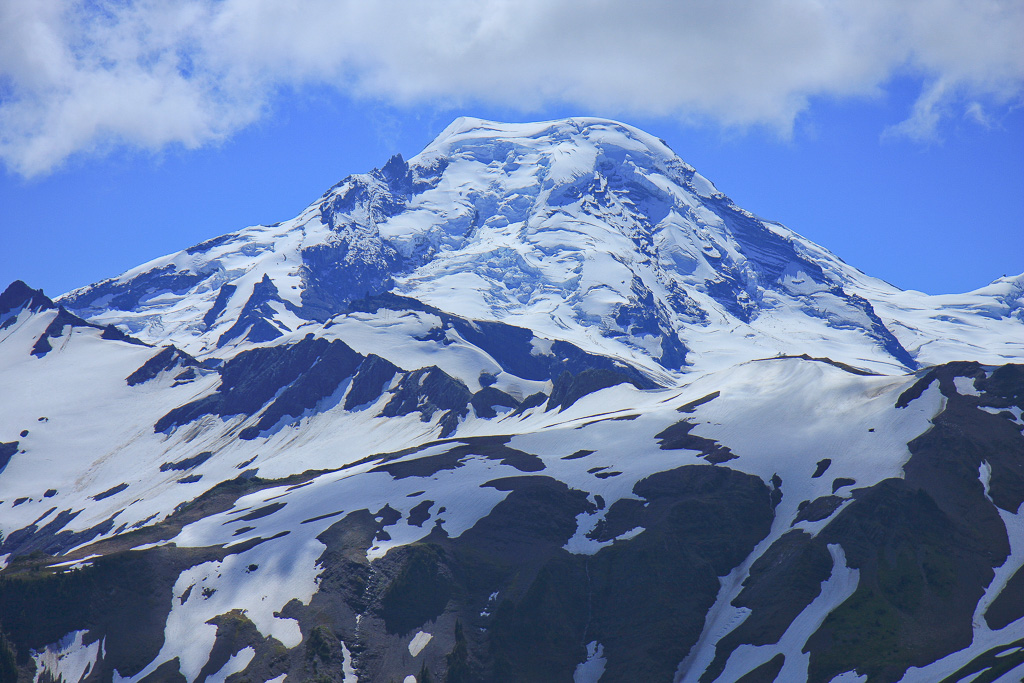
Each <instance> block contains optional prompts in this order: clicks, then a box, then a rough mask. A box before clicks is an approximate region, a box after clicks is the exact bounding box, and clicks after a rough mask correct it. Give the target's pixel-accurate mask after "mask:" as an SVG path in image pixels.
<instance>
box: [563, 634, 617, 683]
mask: <svg viewBox="0 0 1024 683" xmlns="http://www.w3.org/2000/svg"><path fill="white" fill-rule="evenodd" d="M607 663H608V660H607V658H605V656H604V645H601V644H600V643H599V642H597V641H596V640H592V641H590V642H589V643H587V659H586V661H584V662H583V663H581V664H577V665H576V670H575V671H574V672H573V674H572V680H573V683H597V682H598V681H599V680H601V676H603V675H604V667H605V664H607Z"/></svg>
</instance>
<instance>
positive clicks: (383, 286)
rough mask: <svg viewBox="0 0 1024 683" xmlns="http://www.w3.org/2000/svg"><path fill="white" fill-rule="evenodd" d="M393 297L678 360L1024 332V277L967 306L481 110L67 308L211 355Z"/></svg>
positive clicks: (893, 352) (900, 365)
mask: <svg viewBox="0 0 1024 683" xmlns="http://www.w3.org/2000/svg"><path fill="white" fill-rule="evenodd" d="M797 194H798V192H797ZM386 292H392V293H395V294H399V295H402V296H406V297H410V298H413V299H416V300H418V301H421V302H424V303H427V304H430V305H431V306H433V307H436V308H438V309H440V310H443V311H446V312H448V313H453V314H456V315H460V316H464V317H468V318H472V319H476V320H485V321H486V320H500V321H505V322H510V323H512V324H516V325H521V326H523V327H527V328H530V329H533V330H536V331H538V332H539V333H541V334H544V335H545V336H547V337H549V338H555V339H566V340H568V341H573V342H574V343H577V344H580V345H581V346H583V347H584V348H585V349H586V350H588V351H593V352H596V353H601V354H612V355H619V356H627V357H629V358H631V359H632V360H633V361H634V362H636V363H638V364H646V365H649V366H652V367H655V368H660V369H662V370H667V371H670V372H674V371H680V370H694V369H696V370H707V369H714V368H719V367H727V366H729V365H731V364H734V363H736V362H741V361H743V360H749V359H752V358H757V357H764V356H772V355H780V354H781V355H798V354H802V353H808V354H810V355H812V356H828V357H831V358H834V359H835V360H839V361H843V362H848V363H851V364H853V365H857V366H867V367H870V368H874V369H880V370H899V369H913V368H915V367H917V366H918V364H921V363H924V364H928V363H935V362H943V361H948V360H954V359H956V358H961V357H964V358H966V357H972V358H974V357H977V353H978V352H979V351H981V352H984V353H987V356H986V359H987V360H991V361H992V362H1000V361H1003V360H1006V359H1008V358H1012V357H1015V356H1016V355H1017V354H1019V352H1020V351H1021V347H1022V344H1021V343H1012V342H1008V341H1007V340H1008V339H1010V338H1012V336H1013V335H1011V334H1008V332H1009V331H1010V330H1011V329H1017V328H1019V326H1020V322H1021V317H1020V310H1021V308H1020V297H1021V292H1020V282H1019V280H1008V281H1007V282H1005V283H1003V284H1002V285H1000V284H999V283H996V284H994V285H992V286H990V287H989V288H987V289H984V290H979V291H978V292H976V293H974V294H973V295H964V297H960V298H959V299H958V298H956V297H928V296H925V295H922V294H919V293H916V292H902V291H900V290H897V289H896V288H894V287H891V286H889V285H887V284H886V283H884V282H882V281H880V280H876V279H874V278H871V277H868V276H866V275H865V274H863V273H861V272H860V271H858V270H857V269H855V268H853V267H851V266H849V265H847V264H845V263H843V262H842V261H841V260H840V259H839V258H837V257H836V256H835V255H833V254H831V253H830V252H829V251H827V250H826V249H824V248H822V247H820V246H818V245H816V244H814V243H812V242H810V241H808V240H806V239H805V238H803V237H801V236H799V235H798V234H796V233H794V232H793V231H791V230H789V229H787V228H785V227H783V226H781V225H779V224H777V223H772V222H769V221H765V220H763V219H760V218H758V217H757V216H755V215H753V214H751V213H750V212H748V211H745V210H743V209H741V208H740V207H738V206H736V204H734V203H733V202H732V201H731V200H730V199H729V198H728V197H726V196H725V195H723V194H722V193H721V192H719V191H718V190H717V189H716V188H715V187H714V185H713V184H712V183H711V182H710V181H708V180H707V179H705V178H704V177H703V176H701V175H700V174H699V173H697V172H696V171H695V170H694V169H693V168H692V167H691V166H689V165H688V164H687V163H686V162H684V161H683V160H682V159H680V158H679V157H678V156H677V155H676V154H675V153H674V152H673V151H672V150H671V149H669V148H668V146H667V145H666V144H665V143H664V142H662V141H660V140H658V139H656V138H654V137H652V136H650V135H648V134H646V133H644V132H643V131H640V130H638V129H636V128H633V127H631V126H628V125H625V124H621V123H617V122H614V121H608V120H604V119H593V118H572V119H564V120H559V121H550V122H543V123H530V124H504V123H495V122H489V121H482V120H479V119H470V118H463V119H459V120H457V121H455V122H454V123H452V124H451V125H450V126H449V127H448V128H446V129H445V130H444V131H443V132H442V133H441V134H440V135H439V136H438V137H437V139H436V140H434V142H432V143H431V144H430V145H428V146H427V148H426V149H424V150H423V151H422V152H420V153H419V154H417V155H416V156H414V157H413V158H411V159H409V160H408V161H406V160H405V159H404V158H403V157H402V156H401V155H396V156H395V157H393V158H392V159H391V160H390V161H388V162H387V163H386V164H384V165H383V166H382V167H381V168H380V169H374V170H372V171H370V172H369V173H366V174H357V175H353V176H350V177H348V178H346V179H345V180H343V181H342V182H340V183H338V184H337V185H336V186H334V187H333V188H331V189H330V190H329V191H328V192H326V193H325V194H324V195H323V196H322V197H321V198H320V199H318V200H317V201H316V202H314V203H313V204H312V205H310V207H309V208H307V209H306V210H305V211H303V213H302V214H301V215H300V216H298V217H297V218H295V219H293V220H291V221H287V222H285V223H281V224H277V225H274V226H256V227H252V228H246V229H244V230H241V231H239V232H236V233H231V234H228V235H225V236H223V237H220V238H216V239H213V240H209V241H207V242H204V243H202V244H199V245H197V246H195V247H192V248H190V249H187V250H185V251H183V252H179V253H177V254H172V255H169V256H166V257H164V258H161V259H157V260H155V261H153V262H151V263H149V264H146V265H144V266H141V267H139V268H136V269H134V270H132V271H129V272H128V273H125V274H124V275H121V276H119V277H117V278H113V279H111V280H106V281H103V282H100V283H97V284H96V285H92V286H89V287H86V288H83V289H80V290H76V291H74V292H71V293H69V294H67V295H65V296H64V297H62V298H61V300H60V302H61V303H62V304H64V305H65V306H67V307H68V308H69V309H70V310H72V311H75V312H76V313H78V314H79V315H82V316H85V317H88V318H90V319H93V320H94V321H96V322H104V323H114V324H116V325H118V326H121V327H122V328H125V329H126V330H128V331H129V332H131V333H132V334H135V335H137V336H139V337H140V338H142V339H144V340H147V341H150V342H152V343H161V342H168V341H169V342H173V343H174V344H175V345H176V346H178V347H179V348H181V349H182V350H184V351H187V352H189V353H192V354H196V355H200V354H202V353H206V352H212V351H213V350H214V349H216V348H218V347H221V346H223V345H224V344H227V343H229V342H230V343H231V344H232V345H233V346H237V345H238V344H240V343H241V344H244V343H256V344H258V343H263V342H266V341H269V340H270V339H273V338H276V337H277V336H279V335H280V334H281V333H282V332H283V331H285V330H291V329H295V328H297V327H298V326H299V325H302V324H303V323H304V322H309V321H318V322H324V321H327V320H329V319H331V318H332V317H333V316H337V315H339V314H344V313H346V312H347V311H348V310H350V307H351V305H352V303H353V302H354V301H357V300H360V299H363V298H366V297H372V296H376V295H379V294H382V293H386ZM973 340H977V341H973Z"/></svg>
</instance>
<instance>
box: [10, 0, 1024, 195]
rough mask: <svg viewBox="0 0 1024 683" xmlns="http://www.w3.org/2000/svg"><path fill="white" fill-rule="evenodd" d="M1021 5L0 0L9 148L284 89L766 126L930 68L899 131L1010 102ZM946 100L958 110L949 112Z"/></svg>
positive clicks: (30, 162)
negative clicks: (824, 99)
mask: <svg viewBox="0 0 1024 683" xmlns="http://www.w3.org/2000/svg"><path fill="white" fill-rule="evenodd" d="M1021 35H1024V1H1022V0H904V1H902V2H892V1H891V0H759V1H758V2H746V1H740V0H685V1H683V0H663V1H657V2H655V1H652V0H647V1H644V0H640V1H633V2H612V1H611V0H517V1H515V2H513V1H511V0H476V1H474V2H463V1H462V0H431V1H429V2H427V1H412V0H409V1H399V0H379V1H377V2H365V1H364V0H290V1H289V2H279V1H278V0H176V1H168V0H163V1H161V0H89V1H86V0H78V1H76V0H31V1H30V2H19V1H17V0H0V158H2V159H3V160H4V162H5V163H6V164H7V165H8V167H9V168H11V169H14V170H15V171H17V172H19V173H22V174H24V175H35V174H40V173H46V172H48V171H50V170H52V169H53V168H54V167H55V166H57V165H59V164H60V163H61V162H62V161H63V160H65V159H66V158H67V157H68V156H70V155H72V154H74V153H76V152H89V151H94V150H102V149H104V148H107V147H109V146H111V145H129V146H135V147H140V148H145V149H153V150H156V149H160V148H162V147H164V146H166V145H170V144H179V145H184V146H185V147H196V146H199V145H202V144H204V143H207V142H209V141H212V140H217V139H221V138H223V137H225V136H227V135H229V134H231V133H232V132H233V131H235V130H238V129H239V128H241V127H243V126H245V125H247V124H249V123H251V122H253V121H255V120H256V119H258V118H259V117H260V116H261V115H262V114H263V113H264V112H265V111H266V109H267V106H268V104H269V103H271V102H272V101H273V97H274V95H275V93H276V92H277V91H279V90H280V89H282V88H291V89H294V90H295V91H298V92H301V89H302V88H303V87H304V86H307V85H325V84H326V85H329V86H333V87H336V88H338V89H340V90H342V91H344V92H346V93H349V94H352V95H355V96H367V97H373V98H375V99H380V100H383V101H387V102H392V103H395V104H399V105H404V104H421V103H428V104H429V103H443V104H445V105H451V104H453V103H456V104H457V103H470V102H484V103H489V104H498V105H504V106H510V107H514V108H517V109H520V110H522V111H524V112H529V111H530V110H536V109H539V108H541V107H543V106H545V105H549V104H571V105H574V106H577V107H580V108H582V109H588V110H600V111H606V112H608V111H610V112H618V113H620V114H621V115H623V116H628V115H630V114H642V115H647V116H668V117H676V118H680V119H683V120H702V121H707V120H710V121H714V122H717V123H719V124H721V125H723V126H727V127H732V126H740V127H742V126H749V125H763V126H768V127H771V128H774V129H776V130H777V131H779V132H780V133H782V134H786V133H787V132H788V131H789V130H791V128H792V125H793V122H794V120H795V118H796V116H797V115H798V114H799V113H800V112H801V111H803V110H804V109H806V108H807V107H808V106H809V105H808V102H809V100H810V98H812V97H818V96H829V97H849V96H862V95H874V94H878V93H880V92H882V91H883V89H884V87H885V84H886V83H887V82H888V81H890V80H891V79H892V78H893V77H894V76H899V75H910V76H913V77H917V78H920V79H922V80H923V81H924V82H926V86H925V87H924V88H923V90H922V93H921V95H920V97H919V99H918V101H917V102H916V103H915V105H914V107H913V110H912V111H911V112H909V113H908V118H907V120H906V121H904V122H902V123H900V124H898V125H897V126H894V127H893V128H892V129H890V132H892V133H895V134H902V135H908V136H910V137H912V138H916V139H927V138H929V137H931V136H934V135H935V133H936V130H937V129H938V127H939V125H940V124H941V122H942V120H943V119H944V117H945V116H947V115H948V114H949V113H951V112H952V111H953V110H955V111H961V112H962V111H964V110H965V109H966V108H967V107H973V106H974V104H975V103H977V105H978V106H977V107H975V108H974V109H973V111H976V112H980V111H984V109H983V107H984V108H987V109H990V108H991V107H992V106H999V105H1005V104H1008V103H1013V102H1016V101H1019V99H1020V97H1021V93H1022V88H1024V50H1022V49H1021V47H1020V36H1021ZM953 105H957V106H955V107H954V106H953Z"/></svg>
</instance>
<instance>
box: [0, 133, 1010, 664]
mask: <svg viewBox="0 0 1024 683" xmlns="http://www.w3.org/2000/svg"><path fill="white" fill-rule="evenodd" d="M0 387H3V391H0V681H3V683H6V681H7V678H10V677H11V676H12V675H13V676H14V677H15V678H16V680H18V681H20V682H22V683H24V682H27V681H65V682H69V681H75V682H77V683H103V682H106V681H113V680H118V681H133V682H137V683H161V682H168V683H170V682H174V683H180V682H181V681H187V682H188V683H208V682H210V683H212V682H224V683H243V682H256V683H297V682H304V681H315V682H316V683H320V682H322V681H342V682H343V683H354V682H355V683H358V682H359V681H363V682H368V681H389V680H393V681H402V682H403V683H426V682H427V681H437V682H439V681H446V682H448V683H466V682H468V681H474V682H484V681H521V682H524V683H526V682H529V683H536V682H538V681H566V682H568V681H572V682H573V683H595V682H597V681H600V682H601V683H615V682H619V681H622V682H632V681H637V680H644V681H674V682H684V683H715V682H717V683H735V682H737V681H742V682H743V683H754V682H758V681H778V682H779V683H782V682H786V683H788V682H790V681H809V682H813V683H829V682H847V683H848V682H850V681H859V682H861V683H863V682H865V681H867V682H869V683H895V682H896V681H902V682H904V683H915V682H916V683H933V682H934V681H957V682H961V681H962V682H964V683H966V682H967V681H974V682H975V683H978V682H984V681H989V682H992V681H1010V680H1019V679H1021V677H1022V676H1024V516H1022V515H1024V507H1022V504H1024V275H1020V276H1016V277H1008V278H1000V279H999V280H997V281H995V282H993V283H992V284H990V285H988V286H987V287H984V288H981V289H979V290H976V291H974V292H971V293H968V294H963V295H946V296H927V295H924V294H921V293H918V292H903V291H900V290H898V289H897V288H895V287H892V286H891V285H888V284H886V283H884V282H882V281H880V280H877V279H875V278H872V277H870V276H868V275H865V274H864V273H862V272H860V271H859V270H857V269H856V268H854V267H852V266H850V265H847V264H845V263H844V262H842V261H841V260H840V259H839V258H838V257H836V256H835V255H833V254H831V253H830V252H829V251H827V250H826V249H824V248H823V247H820V246H818V245H815V244H814V243H812V242H810V241H808V240H806V239H805V238H803V237H801V236H799V235H798V234H796V233H795V232H792V231H791V230H789V229H788V228H785V227H783V226H781V225H778V224H776V223H771V222H767V221H765V220H763V219H760V218H758V217H756V216H754V215H753V214H751V213H749V212H747V211H744V210H743V209H740V208H739V207H737V206H736V205H735V204H734V203H733V202H732V201H731V200H729V199H728V198H727V197H725V196H724V195H722V194H721V193H719V192H718V191H717V190H716V189H715V187H714V186H713V185H712V184H711V182H710V181H708V180H707V179H705V178H703V176H701V175H700V174H699V173H697V172H696V171H695V170H694V169H693V168H692V167H690V166H689V165H687V164H686V163H685V162H684V161H682V160H681V159H680V158H679V157H677V156H676V155H675V154H674V153H673V152H672V151H671V150H669V149H668V147H667V146H666V145H665V144H664V142H662V141H660V140H658V139H656V138H654V137H652V136H650V135H648V134H646V133H644V132H642V131H640V130H638V129H636V128H633V127H631V126H627V125H624V124H621V123H617V122H613V121H608V120H604V119H593V118H573V119H565V120H560V121H550V122H542V123H531V124H503V123H495V122H488V121H481V120H478V119H459V120H457V121H455V122H454V123H453V124H452V125H451V126H449V127H448V128H447V129H446V130H445V131H444V132H443V133H442V134H441V135H440V136H439V137H438V138H437V139H436V140H435V141H434V142H433V143H431V145H429V146H428V147H427V148H426V149H425V150H424V151H422V152H421V153H420V154H418V155H416V156H414V157H412V158H411V159H409V160H408V161H406V160H405V159H404V158H402V157H401V156H395V157H393V158H392V159H391V160H389V161H388V162H387V163H386V164H384V165H383V166H382V167H381V168H380V169H374V170H373V171H371V172H369V173H367V174H360V175H354V176H350V177H348V178H346V179H344V180H343V181H342V182H340V183H339V184H337V185H336V186H334V187H332V188H331V189H330V190H328V191H327V192H326V193H325V194H324V195H323V196H322V197H320V198H319V199H318V200H317V201H315V202H314V203H313V204H311V205H310V206H309V207H308V208H307V209H306V210H305V211H303V212H302V213H301V214H300V215H299V216H298V217H296V218H295V219H293V220H291V221H286V222H284V223H280V224H277V225H273V226H255V227H250V228H246V229H243V230H240V231H237V232H234V233H229V234H226V235H223V236H221V237H217V238H214V239H211V240H207V241H206V242H203V243H201V244H199V245H196V246H194V247H191V248H189V249H186V250H184V251H181V252H178V253H175V254H171V255H168V256H165V257H162V258H159V259H155V260H154V261H151V262H149V263H146V264H143V265H141V266H139V267H138V268H135V269H133V270H131V271H128V272H127V273H124V274H123V275H120V276H118V277H116V278H111V279H108V280H104V281H102V282H98V283H96V284H93V285H90V286H88V287H84V288H81V289H78V290H75V291H73V292H69V293H67V294H65V295H63V296H60V297H57V298H56V299H54V300H51V299H49V298H47V297H46V296H45V295H44V294H43V293H42V292H41V291H39V290H34V289H32V288H31V287H30V286H29V285H26V284H25V283H23V282H20V281H18V282H15V283H13V284H11V285H10V286H9V287H8V288H7V289H6V290H5V291H3V292H2V293H0ZM12 662H13V663H12ZM11 667H13V669H12V668H11ZM12 670H13V671H15V673H14V674H11V673H10V672H11V671H12Z"/></svg>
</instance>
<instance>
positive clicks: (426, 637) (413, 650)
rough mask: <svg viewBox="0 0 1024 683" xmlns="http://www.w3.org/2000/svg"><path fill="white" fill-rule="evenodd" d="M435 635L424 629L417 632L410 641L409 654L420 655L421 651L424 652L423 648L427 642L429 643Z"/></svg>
mask: <svg viewBox="0 0 1024 683" xmlns="http://www.w3.org/2000/svg"><path fill="white" fill-rule="evenodd" d="M433 637H434V636H433V635H431V634H430V633H426V632H424V631H419V632H417V633H416V635H414V636H413V637H412V640H410V641H409V654H411V655H412V656H413V657H418V656H419V654H420V652H423V648H425V647H426V646H427V643H429V642H430V639H431V638H433Z"/></svg>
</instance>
